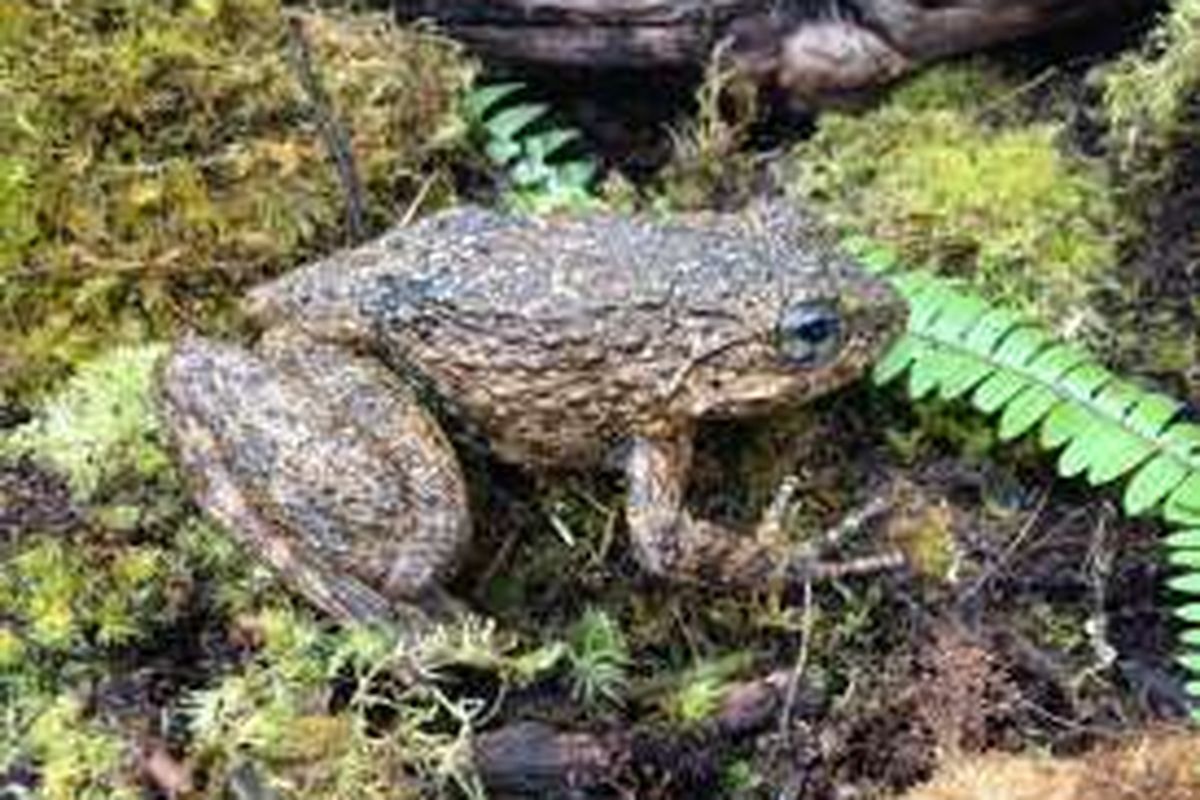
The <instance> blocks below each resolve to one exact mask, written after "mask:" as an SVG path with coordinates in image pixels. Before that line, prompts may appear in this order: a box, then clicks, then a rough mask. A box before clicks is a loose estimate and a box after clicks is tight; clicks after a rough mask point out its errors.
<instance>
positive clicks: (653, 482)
mask: <svg viewBox="0 0 1200 800" xmlns="http://www.w3.org/2000/svg"><path fill="white" fill-rule="evenodd" d="M691 450H692V439H691V436H690V434H681V435H677V436H671V437H661V438H639V439H636V440H635V441H634V443H633V446H632V447H631V448H630V452H629V455H628V458H627V461H626V464H625V472H626V477H627V479H628V482H629V488H628V492H629V494H628V501H627V507H626V519H627V521H628V524H629V531H630V536H631V538H632V540H633V546H634V552H635V554H636V555H637V557H638V560H639V561H640V562H641V563H642V565H643V566H644V567H645V568H646V569H648V570H649V571H650V572H652V573H654V574H656V575H659V576H661V577H664V578H668V579H672V580H681V581H686V582H700V583H707V584H714V585H723V586H738V587H744V588H761V587H764V586H767V585H770V584H771V583H780V582H782V583H793V584H796V583H803V582H805V581H810V580H825V579H830V578H838V577H843V576H847V575H854V574H864V573H870V572H878V571H881V570H887V569H894V568H897V567H900V566H903V564H904V558H903V556H902V555H901V554H899V553H897V552H888V553H882V554H880V555H875V556H867V557H864V558H857V559H852V560H849V561H835V560H825V559H824V557H823V556H824V553H825V551H826V550H828V549H829V548H830V546H832V545H836V543H837V540H838V539H839V538H840V535H841V533H842V532H843V531H844V528H845V525H843V526H839V527H838V528H837V529H834V530H833V531H831V532H830V533H829V534H828V535H827V536H826V537H825V540H824V541H822V542H820V543H818V544H817V545H816V546H815V547H814V546H812V545H808V546H804V545H801V546H797V545H794V544H791V543H789V542H786V541H785V540H784V538H783V536H782V528H781V525H780V524H779V517H781V516H782V515H783V509H784V507H785V506H786V505H787V503H788V500H789V498H787V497H786V492H785V493H784V495H785V496H782V497H780V498H777V500H776V502H775V503H773V504H772V506H773V508H771V509H769V510H768V512H767V514H766V515H765V516H764V520H763V522H762V523H761V524H760V525H759V528H758V531H757V535H756V536H745V535H740V534H739V532H736V531H732V530H729V529H727V528H725V527H724V526H721V525H719V524H716V523H713V522H710V521H708V520H702V519H696V518H694V517H693V516H692V515H691V514H690V513H689V512H688V510H687V509H686V508H685V507H684V491H685V489H686V486H687V474H688V470H689V468H690V465H691ZM870 513H874V511H873V510H872V511H871V512H870Z"/></svg>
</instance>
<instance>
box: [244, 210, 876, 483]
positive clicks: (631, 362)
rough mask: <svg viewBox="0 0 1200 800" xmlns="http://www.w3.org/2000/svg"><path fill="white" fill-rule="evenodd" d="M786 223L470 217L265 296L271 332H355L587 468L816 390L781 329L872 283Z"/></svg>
mask: <svg viewBox="0 0 1200 800" xmlns="http://www.w3.org/2000/svg"><path fill="white" fill-rule="evenodd" d="M780 208H783V207H780ZM771 213H772V212H771V207H764V208H763V209H760V210H759V212H758V214H757V215H750V216H742V217H737V218H734V217H730V216H723V215H713V216H711V217H707V218H691V219H689V220H687V222H686V223H680V222H668V221H660V220H654V219H648V218H646V217H627V216H617V215H608V214H592V215H586V216H580V217H552V218H544V219H536V218H534V219H531V218H525V217H514V216H510V215H506V214H502V213H497V212H492V211H486V210H482V209H478V208H470V207H468V208H460V209H456V210H453V211H449V212H443V213H441V214H437V215H434V216H431V217H428V218H426V219H424V220H422V221H421V222H419V223H417V224H415V225H412V226H408V227H404V228H398V229H395V230H393V231H391V232H389V233H387V234H386V235H384V236H383V237H381V238H379V239H378V240H376V241H374V242H372V243H370V244H368V245H365V246H363V247H360V248H357V249H355V250H352V251H347V252H344V253H341V254H338V255H337V256H334V257H332V258H330V259H327V260H326V261H324V262H320V263H318V264H315V265H312V266H310V267H307V268H304V269H301V270H298V271H296V272H294V273H292V274H290V275H288V276H286V277H285V278H284V279H282V280H281V281H279V282H277V283H275V284H273V285H270V286H268V287H265V288H264V289H263V290H261V291H259V292H257V293H256V294H257V297H256V298H254V299H252V302H253V303H255V304H256V311H257V312H259V316H260V318H261V319H262V320H263V321H264V322H265V323H267V324H273V323H277V322H285V323H287V324H296V323H297V322H299V324H301V325H302V326H303V327H305V328H307V329H308V331H309V333H311V334H313V335H315V336H316V337H317V338H325V339H330V338H342V339H350V340H352V341H354V342H356V343H357V344H358V346H360V347H366V348H369V349H371V350H372V351H374V352H376V353H377V354H379V355H381V356H382V357H383V358H385V360H387V361H388V362H389V363H390V364H391V365H392V366H393V367H395V368H397V369H398V370H401V371H404V372H408V373H410V374H414V375H417V376H420V377H421V379H422V380H423V381H424V382H425V383H426V384H427V385H429V386H430V387H431V388H432V389H434V390H435V391H436V392H437V394H439V395H440V396H441V397H442V398H443V399H445V400H446V401H447V407H453V408H454V409H456V410H457V411H458V412H459V414H460V415H461V416H463V417H467V418H469V419H470V420H472V422H474V423H476V424H477V425H478V426H479V427H480V428H481V429H482V431H483V432H484V433H485V434H486V436H487V438H488V439H489V440H490V441H491V443H492V445H493V446H494V447H495V448H496V450H497V452H498V453H499V454H500V455H502V456H505V457H507V458H509V459H511V460H514V461H520V462H540V463H563V462H569V463H582V462H585V461H589V460H594V459H596V458H597V457H603V454H604V453H605V452H607V451H608V449H609V448H610V446H611V445H612V444H613V443H615V442H618V441H620V440H621V439H623V438H625V437H627V436H628V435H629V434H630V432H632V431H637V430H646V429H661V428H662V427H663V426H668V427H669V426H673V425H677V424H686V423H688V422H689V421H690V419H691V418H693V417H695V416H701V415H705V414H708V413H717V414H725V415H738V414H743V413H755V412H757V411H760V410H764V408H765V407H767V406H769V405H770V404H773V403H774V404H777V403H779V402H782V401H785V400H786V399H787V395H789V394H792V395H794V394H796V393H797V391H800V388H801V387H799V385H798V383H797V379H795V378H794V377H792V376H781V375H779V374H778V372H779V370H778V365H777V364H776V363H774V360H773V354H772V352H771V348H770V345H769V338H770V335H771V331H772V326H773V325H774V324H775V322H776V320H777V319H778V318H779V314H780V312H781V311H782V309H783V308H784V306H785V305H787V304H788V303H792V302H795V301H797V300H802V299H827V298H828V299H832V300H837V299H839V298H841V297H844V296H846V294H847V289H854V290H855V291H857V290H858V289H859V288H860V287H858V286H857V284H856V282H860V281H861V275H860V274H859V270H858V269H857V268H856V266H855V265H854V264H853V263H851V262H850V261H849V260H847V259H846V258H845V257H844V256H840V255H838V254H837V252H836V250H834V249H833V248H830V247H827V246H825V245H823V244H822V242H821V240H820V239H819V238H818V237H816V236H814V235H813V232H812V229H811V228H807V229H806V228H805V226H804V225H803V224H801V225H797V224H795V222H796V218H795V217H792V218H790V219H785V220H780V219H774V218H772V217H771V216H770V214H771ZM838 374H839V375H842V374H848V373H847V371H846V370H842V372H840V373H838ZM818 378H819V379H821V380H824V378H820V376H819V375H818V376H817V377H815V378H813V380H812V381H810V382H809V383H810V384H811V385H810V386H809V387H808V388H805V389H803V391H806V392H807V391H809V389H811V388H812V387H813V386H815V381H816V380H818ZM839 380H844V378H839Z"/></svg>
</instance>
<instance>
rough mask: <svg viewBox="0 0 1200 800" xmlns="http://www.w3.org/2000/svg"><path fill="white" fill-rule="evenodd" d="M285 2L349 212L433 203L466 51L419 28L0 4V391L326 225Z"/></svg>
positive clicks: (57, 370) (316, 144) (311, 245)
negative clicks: (349, 185) (356, 181)
mask: <svg viewBox="0 0 1200 800" xmlns="http://www.w3.org/2000/svg"><path fill="white" fill-rule="evenodd" d="M293 16H294V17H295V18H296V19H298V20H300V22H301V27H302V29H303V31H304V36H305V38H306V39H307V41H308V42H309V43H310V45H311V50H312V53H313V61H314V62H315V64H316V68H317V70H318V72H319V77H320V79H321V81H322V83H323V84H324V87H325V89H326V90H327V93H328V94H329V96H330V98H331V105H332V109H331V110H332V112H333V113H334V114H336V115H337V116H338V117H339V118H340V119H341V121H342V122H343V123H344V124H345V127H346V128H347V129H348V130H349V131H350V136H349V138H350V139H351V146H352V149H353V151H354V153H355V156H356V159H357V163H358V167H359V172H360V173H361V178H362V182H363V184H364V185H365V187H366V190H367V191H366V194H367V197H366V201H367V203H366V204H367V209H366V211H367V214H366V215H367V217H368V222H369V224H370V225H371V226H373V227H379V226H382V225H383V224H385V223H386V222H387V221H388V220H391V219H394V218H395V217H396V216H398V215H399V214H400V213H401V212H403V211H404V210H405V209H407V208H408V207H409V205H410V204H413V203H414V202H421V203H424V204H425V205H437V204H439V203H441V202H444V201H445V200H446V199H447V198H448V197H449V195H450V194H451V192H452V183H451V181H450V179H449V167H450V163H451V160H452V155H451V154H452V152H453V148H454V147H455V146H456V145H455V143H456V142H457V141H458V139H456V137H455V131H456V130H457V128H456V119H457V103H458V97H459V93H460V91H461V90H462V89H463V88H464V87H465V86H466V85H467V84H468V82H469V81H470V78H471V75H472V66H471V64H470V62H468V61H466V60H464V58H463V57H462V55H461V54H460V52H459V51H458V49H457V48H456V47H455V46H453V45H452V44H450V43H449V42H447V41H446V40H444V39H441V38H438V37H436V36H434V35H432V34H430V33H428V32H423V31H419V30H412V29H401V28H398V27H396V26H395V25H393V24H392V23H390V22H388V21H387V19H386V18H385V17H384V16H382V15H349V14H345V15H334V14H330V13H299V12H290V11H289V12H287V14H285V12H284V10H283V8H282V6H281V3H280V2H278V0H181V1H180V2H173V3H159V2H154V1H153V0H120V1H119V2H111V0H80V2H72V3H69V4H62V3H16V4H5V5H4V6H3V8H0V141H4V142H5V147H4V154H3V155H2V156H0V393H9V394H11V393H19V394H25V393H27V392H28V391H29V390H31V389H33V388H37V387H39V386H42V385H44V384H45V382H46V380H47V379H48V378H52V377H55V376H57V375H59V374H61V373H63V372H64V371H65V370H66V369H67V368H69V367H70V366H72V365H73V364H74V363H75V362H76V361H77V360H78V359H79V358H80V357H81V356H82V355H84V354H87V353H90V352H92V351H94V350H95V349H97V348H98V347H99V346H100V345H102V344H113V343H115V342H119V341H124V342H130V341H137V340H141V339H143V338H145V337H147V336H149V335H166V334H168V333H169V332H171V331H173V330H175V329H176V328H178V327H180V326H184V325H186V326H198V327H212V326H218V327H219V326H222V325H226V324H228V322H229V319H230V314H229V312H230V309H231V307H232V302H231V300H232V299H233V298H234V297H236V295H237V294H238V293H239V291H240V289H241V288H242V287H243V286H244V285H245V284H247V283H248V282H250V281H252V280H255V279H257V278H260V277H262V276H264V275H265V274H269V273H273V272H278V271H280V270H282V269H284V268H286V267H287V266H289V265H291V264H294V263H296V262H298V261H300V260H303V259H305V258H307V257H310V256H312V255H313V254H314V253H317V252H320V251H323V250H327V249H330V248H332V247H335V246H338V245H340V244H343V243H345V241H346V237H345V231H344V230H343V225H344V223H343V216H344V211H343V209H344V204H345V200H344V189H343V186H342V185H341V182H340V181H339V178H338V175H337V173H336V171H335V170H334V168H333V167H332V166H331V164H330V161H329V159H328V158H327V154H326V151H325V147H324V144H323V141H322V139H321V136H320V132H319V130H318V125H317V122H316V117H315V115H314V113H313V109H312V108H311V104H310V102H309V98H308V96H307V95H306V94H305V92H304V91H303V90H302V87H301V85H300V82H299V81H298V79H297V76H296V74H295V73H294V71H293V69H292V67H291V65H290V62H289V58H288V47H289V38H288V35H287V29H288V24H287V19H288V18H291V17H293Z"/></svg>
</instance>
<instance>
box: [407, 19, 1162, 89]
mask: <svg viewBox="0 0 1200 800" xmlns="http://www.w3.org/2000/svg"><path fill="white" fill-rule="evenodd" d="M395 5H396V9H397V13H398V16H399V17H400V18H401V19H402V20H412V19H417V18H423V17H425V18H429V19H432V20H434V21H435V22H437V23H438V24H439V25H441V26H442V27H443V28H445V29H446V30H447V31H448V32H449V33H450V34H452V35H454V36H456V37H458V38H460V39H462V40H463V41H465V42H467V43H468V44H470V45H473V46H474V47H475V48H476V49H478V50H479V51H480V52H482V53H483V54H485V55H488V56H493V57H497V58H501V59H507V60H513V61H521V62H527V63H541V64H553V65H569V66H576V67H592V68H598V69H606V68H613V67H624V68H639V69H658V68H672V67H681V66H687V65H696V64H700V63H703V62H704V61H706V60H707V59H708V58H709V57H710V56H711V54H712V53H713V49H714V47H715V46H716V45H717V44H718V43H720V42H722V41H729V43H730V47H729V48H728V53H729V55H730V57H731V58H732V59H733V60H734V62H735V63H738V64H741V65H742V66H744V67H745V68H746V69H747V70H749V71H750V72H751V73H752V74H754V75H756V76H758V77H759V78H760V79H761V80H762V81H763V82H765V83H774V84H777V85H780V86H782V87H784V88H787V89H790V90H791V91H792V92H793V93H794V94H795V95H797V96H798V97H802V98H805V97H820V96H821V95H824V94H830V93H832V94H837V93H839V92H844V91H847V90H857V89H861V88H865V87H869V86H872V85H878V84H881V83H886V82H888V81H890V80H892V79H894V78H896V77H898V76H899V75H901V74H903V73H905V72H908V71H909V70H911V69H914V68H916V67H918V66H920V65H921V64H924V63H926V62H929V61H931V60H934V59H938V58H944V57H946V56H950V55H954V54H957V53H963V52H967V51H971V50H976V49H979V48H983V47H989V46H992V45H994V44H997V43H1000V42H1004V41H1010V40H1013V39H1016V38H1019V37H1023V36H1028V35H1030V34H1034V33H1039V32H1042V31H1047V30H1051V29H1054V28H1058V27H1062V26H1065V25H1069V24H1072V23H1076V22H1079V21H1081V20H1094V19H1097V18H1102V17H1104V16H1105V15H1112V16H1113V17H1114V18H1116V16H1117V15H1121V14H1128V13H1136V12H1139V11H1140V12H1142V13H1145V12H1146V11H1147V10H1148V5H1149V4H1148V3H1147V2H1145V0H396V2H395Z"/></svg>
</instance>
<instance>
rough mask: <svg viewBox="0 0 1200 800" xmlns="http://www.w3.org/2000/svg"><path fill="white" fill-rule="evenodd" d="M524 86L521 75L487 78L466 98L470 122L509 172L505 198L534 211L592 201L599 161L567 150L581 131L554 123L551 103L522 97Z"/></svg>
mask: <svg viewBox="0 0 1200 800" xmlns="http://www.w3.org/2000/svg"><path fill="white" fill-rule="evenodd" d="M525 90H526V86H525V84H524V83H521V82H519V81H512V82H506V83H491V84H484V85H482V86H478V87H476V88H474V89H472V90H471V91H470V92H468V93H467V95H466V97H465V98H464V99H463V114H464V116H465V117H466V119H467V122H468V124H469V125H471V127H472V128H473V129H474V130H475V131H477V132H478V136H479V138H481V139H482V140H483V149H484V152H485V153H486V154H487V157H488V158H489V159H490V160H491V161H492V163H494V164H495V165H496V166H498V167H500V168H501V169H503V170H504V172H505V174H506V176H507V178H508V181H509V186H508V189H507V192H506V197H505V199H506V201H507V202H508V204H509V205H512V206H514V207H516V208H518V209H520V210H523V211H531V212H534V213H539V212H545V211H552V210H555V209H560V208H586V207H589V206H591V205H592V204H594V203H595V196H594V195H593V193H592V190H591V185H592V181H593V179H594V178H595V177H596V163H595V162H594V161H592V160H591V159H588V158H579V157H571V156H570V155H569V152H570V149H571V146H572V145H574V144H576V143H577V142H578V141H579V140H580V138H581V135H580V133H579V131H577V130H574V129H572V128H561V127H557V126H555V125H554V124H553V123H552V122H551V121H550V116H551V109H550V106H549V105H548V104H546V103H534V102H528V101H522V100H520V99H519V96H520V95H521V94H523V93H524V92H525Z"/></svg>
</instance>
